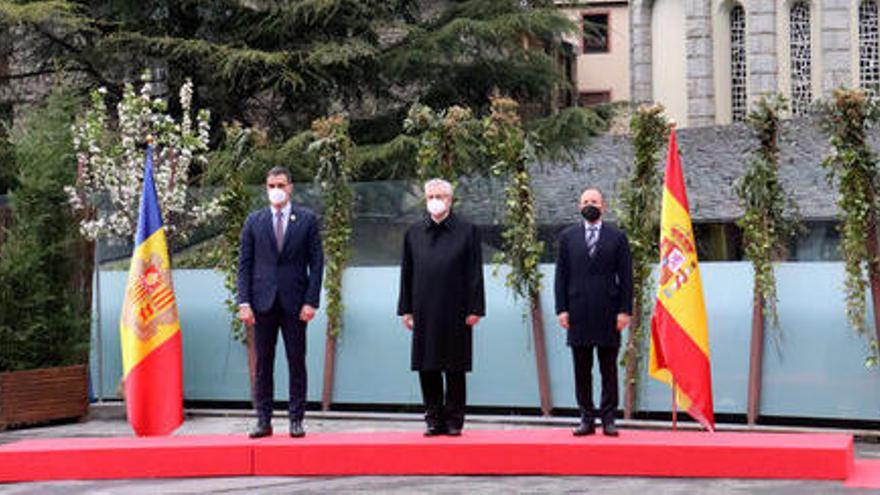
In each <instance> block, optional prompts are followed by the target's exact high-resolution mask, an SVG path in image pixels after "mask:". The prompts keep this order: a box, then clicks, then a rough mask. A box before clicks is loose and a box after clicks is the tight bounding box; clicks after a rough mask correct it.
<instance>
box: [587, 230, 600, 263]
mask: <svg viewBox="0 0 880 495" xmlns="http://www.w3.org/2000/svg"><path fill="white" fill-rule="evenodd" d="M598 241H599V228H598V227H588V228H587V252H588V253H589V254H590V257H591V258H592V257H593V255H594V254H596V244H597V242H598Z"/></svg>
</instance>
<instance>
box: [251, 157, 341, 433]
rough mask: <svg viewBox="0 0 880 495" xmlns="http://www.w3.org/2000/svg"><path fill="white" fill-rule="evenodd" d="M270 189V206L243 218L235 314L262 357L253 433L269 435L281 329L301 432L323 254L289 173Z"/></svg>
mask: <svg viewBox="0 0 880 495" xmlns="http://www.w3.org/2000/svg"><path fill="white" fill-rule="evenodd" d="M266 192H267V195H268V197H269V203H270V204H269V206H268V207H266V208H261V209H259V210H257V211H255V212H253V213H251V214H250V215H249V216H248V218H247V220H246V221H245V224H244V228H242V231H241V246H240V251H239V258H238V305H239V315H238V317H239V319H241V321H243V322H244V323H245V324H247V325H254V348H255V351H256V358H257V362H256V377H255V384H254V407H255V409H256V412H257V425H256V427H255V428H254V429H253V430H251V431H250V433H249V436H250V437H251V438H260V437H265V436H269V435H272V399H273V392H274V388H275V387H274V380H273V370H274V367H275V346H276V344H277V342H278V330H279V328H280V329H281V335H282V337H283V338H284V350H285V354H287V370H288V373H289V376H290V402H289V406H288V414H289V416H290V435H291V436H292V437H302V436H304V435H305V431H304V430H303V427H302V420H303V415H304V413H305V405H306V361H305V359H306V324H307V323H308V322H309V321H310V320H311V319H312V318H314V316H315V309H316V308H317V307H318V303H319V300H320V295H321V278H322V276H323V271H324V254H323V251H322V248H321V234H320V229H319V227H318V219H317V218H316V217H315V214H314V213H312V212H311V211H309V210H308V209H306V208H302V207H299V206H294V205H293V204H291V202H290V196H291V194H292V193H293V183H292V182H291V178H290V172H288V171H287V169H285V168H283V167H275V168H273V169H271V170H270V171H269V173H268V174H267V176H266Z"/></svg>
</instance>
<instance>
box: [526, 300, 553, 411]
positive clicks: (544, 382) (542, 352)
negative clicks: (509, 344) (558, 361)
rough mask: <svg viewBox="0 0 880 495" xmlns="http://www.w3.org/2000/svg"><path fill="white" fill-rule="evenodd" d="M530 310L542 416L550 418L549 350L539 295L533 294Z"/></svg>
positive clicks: (551, 406) (551, 408) (551, 404)
mask: <svg viewBox="0 0 880 495" xmlns="http://www.w3.org/2000/svg"><path fill="white" fill-rule="evenodd" d="M530 299H531V301H530V310H531V313H532V337H533V339H534V342H535V364H536V365H537V367H538V391H539V393H540V396H541V414H543V415H544V416H550V413H551V412H552V411H553V401H552V399H551V396H550V375H549V373H548V372H547V348H546V345H545V342H544V318H543V317H542V316H541V299H540V295H539V294H532V296H531V298H530Z"/></svg>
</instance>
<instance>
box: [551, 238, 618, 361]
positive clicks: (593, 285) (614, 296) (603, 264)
mask: <svg viewBox="0 0 880 495" xmlns="http://www.w3.org/2000/svg"><path fill="white" fill-rule="evenodd" d="M555 295H556V314H559V313H562V312H566V311H567V312H568V323H569V329H568V338H567V342H568V345H574V346H581V345H599V346H606V347H619V346H620V332H619V331H618V330H617V314H618V313H626V314H629V315H631V314H632V298H633V282H632V256H631V254H630V249H629V241H628V240H627V238H626V235H625V234H624V233H623V232H622V231H620V230H618V229H616V228H614V227H612V226H610V225H608V224H606V223H605V222H602V228H601V229H600V230H599V241H598V243H597V244H596V251H595V253H594V254H593V256H592V257H591V256H590V255H589V252H588V250H587V241H586V226H585V225H584V223H583V222H580V223H578V224H577V225H572V226H570V227H568V228H566V229H565V230H564V231H562V234H560V236H559V254H558V256H557V258H556V281H555Z"/></svg>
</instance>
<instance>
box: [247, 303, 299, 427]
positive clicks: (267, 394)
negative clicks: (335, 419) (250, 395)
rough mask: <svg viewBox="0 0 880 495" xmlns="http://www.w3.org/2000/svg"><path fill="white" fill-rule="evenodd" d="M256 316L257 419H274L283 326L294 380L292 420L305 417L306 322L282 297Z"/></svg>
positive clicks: (289, 367)
mask: <svg viewBox="0 0 880 495" xmlns="http://www.w3.org/2000/svg"><path fill="white" fill-rule="evenodd" d="M254 316H255V318H256V324H255V325H254V350H255V354H256V357H257V363H256V377H255V380H254V381H255V383H254V408H255V409H256V410H257V419H258V420H259V421H260V422H261V423H269V422H271V420H272V400H273V398H274V392H275V380H274V371H275V346H276V345H277V343H278V330H279V328H280V329H281V336H282V337H283V338H284V352H285V354H286V355H287V373H288V376H289V381H290V391H289V393H290V395H289V398H290V402H289V403H288V414H289V416H290V420H291V421H302V418H303V415H304V414H305V410H306V323H305V322H304V321H301V320H300V319H299V315H298V314H293V315H292V314H288V313H286V312H285V311H284V310H283V309H282V308H281V304H280V303H279V302H278V299H276V300H275V303H274V304H273V305H272V309H270V310H269V311H267V312H265V313H255V314H254Z"/></svg>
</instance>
